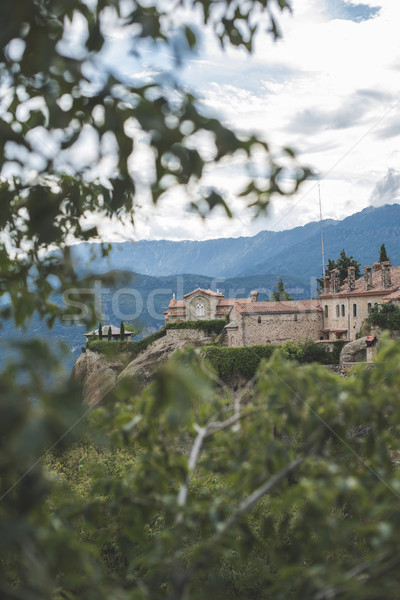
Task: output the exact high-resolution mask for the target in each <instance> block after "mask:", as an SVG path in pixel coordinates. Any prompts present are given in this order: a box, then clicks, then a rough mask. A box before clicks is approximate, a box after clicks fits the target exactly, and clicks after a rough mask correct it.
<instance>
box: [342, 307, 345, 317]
mask: <svg viewBox="0 0 400 600" xmlns="http://www.w3.org/2000/svg"><path fill="white" fill-rule="evenodd" d="M345 316H346V309H345V307H344V304H342V317H345Z"/></svg>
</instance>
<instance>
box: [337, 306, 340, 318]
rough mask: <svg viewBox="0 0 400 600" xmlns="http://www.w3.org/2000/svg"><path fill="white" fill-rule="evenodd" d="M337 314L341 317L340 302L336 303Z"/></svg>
mask: <svg viewBox="0 0 400 600" xmlns="http://www.w3.org/2000/svg"><path fill="white" fill-rule="evenodd" d="M336 316H337V317H340V306H339V304H336Z"/></svg>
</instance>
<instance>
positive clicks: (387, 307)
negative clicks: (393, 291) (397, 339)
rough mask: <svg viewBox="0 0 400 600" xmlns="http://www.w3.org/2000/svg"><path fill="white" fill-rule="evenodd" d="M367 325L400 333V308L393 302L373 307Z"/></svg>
mask: <svg viewBox="0 0 400 600" xmlns="http://www.w3.org/2000/svg"><path fill="white" fill-rule="evenodd" d="M366 320H367V323H369V324H370V325H376V326H378V327H380V328H381V329H387V330H389V331H400V307H399V306H397V305H396V304H394V303H393V302H386V303H385V304H382V305H380V306H372V307H371V311H370V314H369V315H368V317H367V319H366Z"/></svg>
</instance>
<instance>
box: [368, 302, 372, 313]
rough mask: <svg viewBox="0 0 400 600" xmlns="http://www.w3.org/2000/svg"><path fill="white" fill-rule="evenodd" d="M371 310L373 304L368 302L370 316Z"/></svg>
mask: <svg viewBox="0 0 400 600" xmlns="http://www.w3.org/2000/svg"><path fill="white" fill-rule="evenodd" d="M371 308H372V304H371V302H368V314H369V313H370V312H371Z"/></svg>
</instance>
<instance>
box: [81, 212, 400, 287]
mask: <svg viewBox="0 0 400 600" xmlns="http://www.w3.org/2000/svg"><path fill="white" fill-rule="evenodd" d="M323 232H324V245H325V260H326V262H327V260H328V258H333V259H335V258H337V257H338V255H339V253H340V250H341V249H342V248H344V249H345V251H346V254H348V255H353V256H354V258H356V259H357V260H358V261H359V262H360V263H361V264H362V265H365V264H370V263H372V262H375V261H376V260H378V255H379V247H380V245H381V244H382V243H385V245H386V249H387V252H388V254H389V256H390V259H391V261H392V264H400V243H399V240H400V205H398V204H392V205H385V206H382V207H379V208H373V207H368V208H366V209H364V210H362V211H361V212H358V213H356V214H354V215H351V216H350V217H347V218H346V219H344V220H342V221H336V220H332V219H329V220H325V221H323ZM96 250H97V249H96V244H90V243H84V244H79V245H77V246H73V248H72V252H73V255H74V257H75V258H76V260H78V261H79V263H80V266H81V268H82V269H84V270H86V269H88V268H90V270H91V271H97V272H105V271H108V270H110V269H120V270H130V271H135V272H137V273H141V274H144V275H151V276H156V277H159V276H166V275H176V274H183V273H197V274H198V275H205V276H209V277H223V278H226V277H243V276H247V275H263V274H264V275H265V274H272V273H274V274H280V275H291V276H297V277H301V278H310V277H319V276H320V274H321V271H322V264H321V263H322V259H321V237H320V223H319V222H312V223H308V224H307V225H304V226H303V227H295V228H294V229H289V230H286V231H279V232H275V231H267V230H266V231H261V232H259V233H258V234H257V235H255V236H253V237H239V238H218V239H214V240H206V241H203V242H198V241H189V240H186V241H180V242H174V241H170V240H158V241H157V240H154V241H139V242H136V243H131V242H123V243H116V244H113V247H112V250H111V253H110V256H109V259H108V261H107V260H106V261H105V260H104V259H102V258H101V257H100V255H99V253H98V252H97V251H96ZM91 251H94V253H95V259H94V261H93V263H92V264H91V265H90V267H89V266H88V265H89V256H90V252H91Z"/></svg>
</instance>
